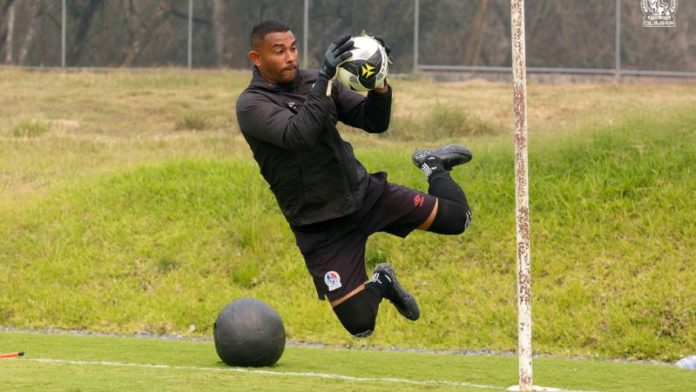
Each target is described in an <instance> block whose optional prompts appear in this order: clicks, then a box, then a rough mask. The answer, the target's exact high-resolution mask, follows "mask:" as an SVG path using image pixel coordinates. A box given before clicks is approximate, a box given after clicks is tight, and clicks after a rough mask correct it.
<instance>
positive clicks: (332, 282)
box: [324, 271, 343, 291]
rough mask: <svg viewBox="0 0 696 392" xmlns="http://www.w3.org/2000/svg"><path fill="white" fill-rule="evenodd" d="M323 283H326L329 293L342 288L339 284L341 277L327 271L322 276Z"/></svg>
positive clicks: (336, 273)
mask: <svg viewBox="0 0 696 392" xmlns="http://www.w3.org/2000/svg"><path fill="white" fill-rule="evenodd" d="M324 283H326V286H327V287H328V288H329V291H334V290H336V289H339V288H341V287H343V285H342V284H341V275H339V274H338V272H336V271H329V272H327V273H326V274H324Z"/></svg>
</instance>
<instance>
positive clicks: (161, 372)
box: [0, 332, 696, 392]
mask: <svg viewBox="0 0 696 392" xmlns="http://www.w3.org/2000/svg"><path fill="white" fill-rule="evenodd" d="M0 341H1V342H2V346H3V347H15V348H17V349H22V350H25V351H26V354H25V357H23V358H21V359H5V360H0V372H2V375H3V384H4V385H12V388H13V389H18V390H22V391H66V390H71V391H100V390H104V391H107V390H126V389H127V390H132V391H160V390H161V391H165V390H166V391H184V390H198V391H201V390H204V391H228V390H239V391H244V390H268V391H274V390H277V391H310V390H324V389H331V390H336V391H384V390H399V391H403V390H426V391H486V390H490V391H495V390H498V391H502V390H505V389H506V388H507V387H509V386H511V385H515V384H516V383H517V362H516V361H517V360H516V357H514V356H503V357H501V356H476V355H456V354H434V353H424V352H394V351H374V350H347V349H341V348H331V347H324V348H312V347H302V346H289V347H287V348H286V351H285V352H284V354H283V357H282V358H281V360H280V361H279V362H278V363H277V364H276V365H275V366H273V367H267V368H256V369H255V368H234V367H228V366H226V365H224V364H223V363H222V362H220V360H219V359H218V358H217V356H216V354H215V348H214V347H213V344H212V342H209V341H206V342H201V341H181V340H162V339H152V338H125V337H105V336H73V335H45V334H35V333H9V332H0ZM534 364H535V368H534V370H535V384H537V385H543V386H546V387H555V388H562V389H564V390H569V391H627V392H628V391H631V392H633V391H688V390H689V389H690V387H692V386H693V385H694V384H695V383H696V372H689V371H685V370H681V369H678V368H675V367H669V366H664V365H649V364H640V363H619V362H599V361H580V360H569V359H558V358H539V359H536V360H535V361H534Z"/></svg>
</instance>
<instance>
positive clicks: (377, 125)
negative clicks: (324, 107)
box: [334, 83, 392, 133]
mask: <svg viewBox="0 0 696 392" xmlns="http://www.w3.org/2000/svg"><path fill="white" fill-rule="evenodd" d="M334 89H335V92H334V94H335V100H336V109H337V111H338V119H339V120H340V121H342V122H343V123H344V124H347V125H350V126H351V127H355V128H360V129H362V130H365V131H366V132H369V133H382V132H384V131H386V130H387V129H388V128H389V121H390V119H391V102H392V90H391V86H389V91H388V92H386V93H385V94H379V93H376V92H374V91H370V92H369V93H367V97H365V96H364V95H362V94H358V93H356V92H355V91H351V90H350V89H348V88H346V87H344V86H343V85H341V84H340V83H334Z"/></svg>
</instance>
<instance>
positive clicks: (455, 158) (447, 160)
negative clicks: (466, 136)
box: [413, 144, 473, 171]
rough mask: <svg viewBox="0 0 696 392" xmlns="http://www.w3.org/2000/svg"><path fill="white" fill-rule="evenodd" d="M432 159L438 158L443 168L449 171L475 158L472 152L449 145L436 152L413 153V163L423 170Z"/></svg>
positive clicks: (417, 151) (422, 151)
mask: <svg viewBox="0 0 696 392" xmlns="http://www.w3.org/2000/svg"><path fill="white" fill-rule="evenodd" d="M430 157H435V158H438V159H439V160H440V161H441V162H442V165H443V166H444V167H443V168H444V169H445V170H447V171H449V170H452V168H453V167H455V166H457V165H461V164H464V163H467V162H469V161H470V160H471V158H473V155H471V150H469V149H468V148H466V147H464V146H460V145H458V144H448V145H446V146H442V147H440V148H436V149H434V150H416V152H414V153H413V163H414V164H415V165H416V166H417V167H418V168H419V169H422V168H423V164H424V163H426V160H428V158H430Z"/></svg>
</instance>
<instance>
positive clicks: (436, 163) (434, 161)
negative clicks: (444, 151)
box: [419, 156, 446, 180]
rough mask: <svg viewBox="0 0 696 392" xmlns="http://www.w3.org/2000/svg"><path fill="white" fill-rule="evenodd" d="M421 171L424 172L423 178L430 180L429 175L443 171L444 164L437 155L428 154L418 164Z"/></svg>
mask: <svg viewBox="0 0 696 392" xmlns="http://www.w3.org/2000/svg"><path fill="white" fill-rule="evenodd" d="M419 169H421V171H422V172H423V174H425V178H426V179H428V180H430V176H432V175H433V174H435V173H439V172H444V173H446V171H445V166H444V165H443V164H442V160H441V159H440V158H438V157H434V156H429V157H427V158H426V159H425V162H423V164H422V165H421V166H420V168H419Z"/></svg>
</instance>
